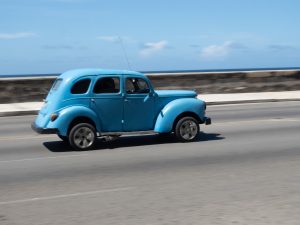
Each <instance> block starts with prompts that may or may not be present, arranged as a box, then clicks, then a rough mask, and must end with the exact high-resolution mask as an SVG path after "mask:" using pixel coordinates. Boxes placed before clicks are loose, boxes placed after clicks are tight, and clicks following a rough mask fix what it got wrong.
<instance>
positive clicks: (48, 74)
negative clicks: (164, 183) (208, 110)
mask: <svg viewBox="0 0 300 225" xmlns="http://www.w3.org/2000/svg"><path fill="white" fill-rule="evenodd" d="M269 70H274V71H276V70H300V67H263V68H232V69H199V70H184V69H183V70H153V71H139V72H141V73H145V74H149V73H151V74H155V73H197V72H199V73H212V72H239V71H241V72H247V71H249V72H253V71H269ZM60 74H61V73H41V74H29V73H27V74H0V78H7V77H8V78H9V77H46V76H58V75H60Z"/></svg>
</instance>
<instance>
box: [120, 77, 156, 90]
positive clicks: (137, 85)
mask: <svg viewBox="0 0 300 225" xmlns="http://www.w3.org/2000/svg"><path fill="white" fill-rule="evenodd" d="M149 92H150V89H149V86H148V83H147V82H146V81H145V80H144V79H142V78H126V93H127V94H143V93H149Z"/></svg>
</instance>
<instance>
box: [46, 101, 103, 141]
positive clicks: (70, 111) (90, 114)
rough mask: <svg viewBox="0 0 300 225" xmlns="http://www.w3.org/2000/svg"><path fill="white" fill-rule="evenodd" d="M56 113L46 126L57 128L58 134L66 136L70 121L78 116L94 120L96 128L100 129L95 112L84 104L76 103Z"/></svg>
mask: <svg viewBox="0 0 300 225" xmlns="http://www.w3.org/2000/svg"><path fill="white" fill-rule="evenodd" d="M57 113H58V115H59V116H58V118H57V119H56V120H54V121H53V122H52V121H49V123H48V125H47V128H57V129H58V132H59V134H60V135H63V136H66V135H67V134H68V129H69V126H70V124H71V123H72V121H73V120H74V119H76V118H78V117H86V118H89V119H90V120H92V121H93V122H94V124H95V125H96V130H97V131H100V123H99V120H98V117H97V114H96V113H95V112H94V111H93V110H91V109H90V108H87V107H85V106H81V105H77V106H71V107H67V108H64V109H62V110H60V111H58V112H57Z"/></svg>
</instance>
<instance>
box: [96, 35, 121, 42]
mask: <svg viewBox="0 0 300 225" xmlns="http://www.w3.org/2000/svg"><path fill="white" fill-rule="evenodd" d="M97 39H99V40H102V41H107V42H117V41H119V40H120V38H119V36H98V37H97Z"/></svg>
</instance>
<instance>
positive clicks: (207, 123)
mask: <svg viewBox="0 0 300 225" xmlns="http://www.w3.org/2000/svg"><path fill="white" fill-rule="evenodd" d="M202 123H205V125H210V124H211V118H210V117H204V120H203V121H202Z"/></svg>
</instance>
